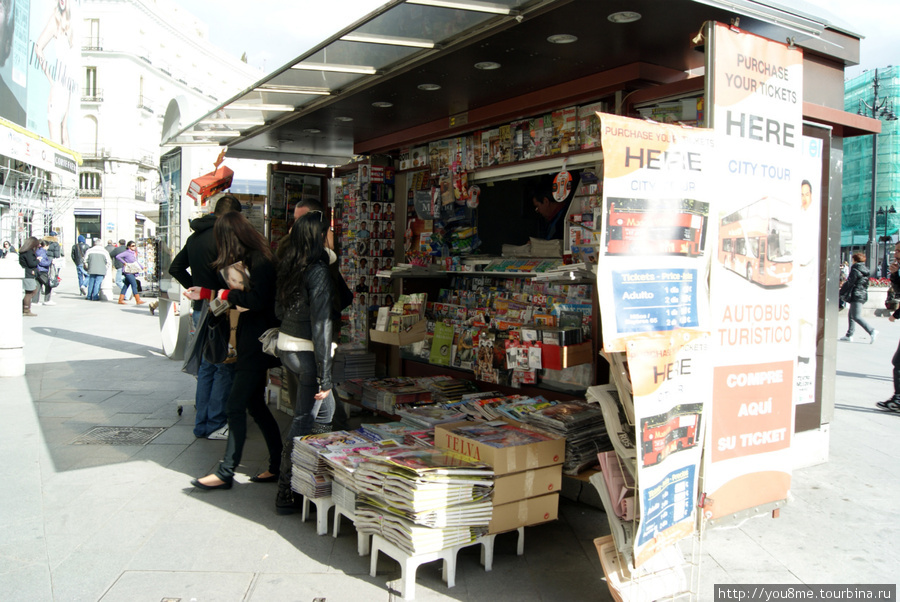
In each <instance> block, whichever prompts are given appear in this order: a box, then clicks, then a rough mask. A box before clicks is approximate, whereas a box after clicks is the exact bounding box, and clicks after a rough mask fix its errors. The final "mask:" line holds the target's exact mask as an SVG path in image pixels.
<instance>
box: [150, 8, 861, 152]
mask: <svg viewBox="0 0 900 602" xmlns="http://www.w3.org/2000/svg"><path fill="white" fill-rule="evenodd" d="M448 6H449V7H451V8H448ZM627 8H628V11H627V13H625V12H615V10H616V9H615V7H611V6H610V4H609V3H607V2H597V1H596V0H494V1H493V2H490V3H488V2H480V1H475V0H460V1H456V2H452V3H447V2H437V1H435V0H405V1H404V0H392V1H390V2H387V3H386V4H385V5H384V6H382V7H381V8H379V9H378V10H376V11H375V12H373V13H371V14H370V15H368V16H367V17H365V18H363V19H361V20H360V21H358V22H357V23H355V24H353V25H351V26H349V27H348V28H346V29H344V30H342V31H339V32H337V33H336V34H335V35H333V36H332V37H330V38H329V39H327V40H326V41H324V42H323V43H321V44H319V45H318V46H316V47H314V48H312V49H310V50H309V51H307V52H306V53H304V54H302V55H301V56H299V57H298V58H297V59H295V60H293V61H290V62H289V63H287V64H286V65H284V66H282V67H280V68H279V69H277V70H276V71H274V72H273V73H272V74H270V75H268V76H266V77H265V78H263V79H262V80H260V81H259V82H257V83H256V84H254V85H253V86H251V87H250V88H248V89H247V90H245V91H243V92H241V93H240V94H238V95H237V96H235V97H233V98H231V99H230V100H229V101H227V102H226V103H224V104H223V105H221V106H220V107H218V108H216V109H215V110H213V111H211V112H210V113H208V114H207V115H205V116H203V117H201V118H200V119H197V120H196V121H194V122H192V123H191V124H190V125H188V126H187V127H185V128H182V129H181V130H179V131H176V132H173V133H172V134H171V135H169V136H167V137H166V139H165V140H164V142H163V144H164V146H190V145H196V144H207V145H209V144H212V145H220V146H226V145H227V147H228V156H230V157H238V158H249V159H263V160H267V161H291V162H301V163H309V164H321V165H328V166H336V165H341V164H344V163H347V162H348V161H349V160H351V158H352V157H354V156H355V155H359V154H374V153H379V152H386V151H389V150H393V149H397V148H400V147H402V146H407V145H410V144H416V143H420V142H424V141H428V140H432V139H434V137H435V136H436V135H438V134H440V135H444V136H446V135H447V134H448V132H449V133H450V135H453V133H454V132H457V131H458V132H460V133H463V132H469V131H472V130H475V129H478V128H481V127H490V126H491V125H492V124H496V123H502V122H504V121H510V120H512V119H518V118H521V117H522V116H523V113H522V111H523V110H525V108H526V107H527V108H528V109H529V110H532V111H533V110H542V108H543V107H546V108H547V109H548V110H550V109H553V108H558V107H561V106H567V105H575V104H580V103H584V102H589V101H592V100H596V99H598V98H602V97H603V96H608V95H610V94H612V93H614V92H616V91H620V90H632V91H633V90H639V89H642V88H647V87H651V86H655V85H660V84H668V83H673V82H678V81H684V80H687V79H688V78H689V77H690V75H691V74H692V73H701V72H702V70H703V68H704V60H705V55H704V52H703V51H702V41H701V42H700V43H699V44H698V43H694V42H692V40H693V39H694V38H695V37H696V36H697V32H698V31H702V28H703V24H704V23H705V22H707V21H710V20H714V21H719V22H722V23H731V22H734V20H735V19H739V20H740V28H741V29H742V30H745V31H748V32H751V33H757V34H759V35H762V36H765V37H768V38H770V39H773V40H779V41H783V40H785V39H790V40H792V42H793V43H794V44H796V45H797V46H799V47H800V48H802V49H803V50H804V52H805V53H806V54H808V55H816V56H817V57H819V58H820V59H821V60H823V61H832V62H835V63H838V64H843V65H853V64H857V63H858V60H859V36H858V35H856V34H853V33H851V32H849V30H848V29H847V28H846V27H845V26H844V25H843V24H838V23H837V22H836V20H835V19H834V18H833V17H831V16H828V15H825V16H822V11H821V10H820V9H819V8H818V7H815V6H812V5H809V4H807V3H806V2H803V1H802V0H798V1H796V2H792V3H791V6H789V7H788V6H782V5H780V4H778V3H775V2H772V1H771V0H770V1H768V2H754V1H751V0H668V1H667V2H666V10H659V3H658V0H632V1H631V2H629V3H628V6H627ZM634 19H637V20H636V21H634ZM561 33H564V34H566V35H565V36H559V35H554V34H561ZM525 89H528V90H534V91H535V92H534V94H532V95H527V96H528V98H522V90H525ZM810 89H811V92H812V93H811V94H810V96H811V97H810V98H805V99H804V100H805V101H806V102H809V103H811V104H812V105H818V106H824V105H826V104H828V103H829V102H830V101H831V100H832V99H831V98H830V97H816V96H815V94H816V93H818V90H817V87H816V86H810ZM823 94H824V92H823ZM534 95H538V96H537V97H533V96H534ZM832 110H837V111H838V112H839V113H843V111H839V110H838V109H832ZM826 112H828V111H826ZM819 118H820V119H822V120H825V121H826V122H828V123H832V122H835V120H837V121H841V119H843V117H841V119H837V118H836V117H835V115H832V114H830V113H829V114H827V115H820V116H819ZM398 124H400V125H401V127H398ZM868 125H869V124H867V123H865V122H861V123H860V124H856V123H853V124H848V126H850V127H851V128H853V127H858V129H861V130H865V129H866V128H867V127H868ZM401 130H402V131H401ZM838 135H840V134H838Z"/></svg>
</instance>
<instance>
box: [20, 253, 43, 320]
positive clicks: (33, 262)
mask: <svg viewBox="0 0 900 602" xmlns="http://www.w3.org/2000/svg"><path fill="white" fill-rule="evenodd" d="M38 246H39V243H38V239H37V238H35V237H34V236H29V237H28V238H26V239H25V242H24V243H23V244H22V247H21V248H20V249H19V265H20V266H22V268H23V269H24V270H25V275H24V278H23V279H22V289H23V290H24V291H25V294H24V296H23V297H22V315H23V316H28V317H30V318H33V317H35V316H37V314H36V313H33V312H32V311H31V303H32V300H33V299H34V298H35V296H37V295H38V294H39V293H40V290H41V289H40V283H39V282H38V279H37V269H38V264H39V261H38V258H37V253H36V250H37V248H38Z"/></svg>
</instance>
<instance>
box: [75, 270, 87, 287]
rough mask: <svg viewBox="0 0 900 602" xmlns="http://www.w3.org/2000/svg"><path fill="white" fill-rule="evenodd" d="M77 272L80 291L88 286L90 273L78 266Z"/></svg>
mask: <svg viewBox="0 0 900 602" xmlns="http://www.w3.org/2000/svg"><path fill="white" fill-rule="evenodd" d="M75 272H76V273H77V274H78V288H79V289H80V288H82V287H85V286H87V281H88V273H87V270H86V269H84V266H81V265H76V266H75Z"/></svg>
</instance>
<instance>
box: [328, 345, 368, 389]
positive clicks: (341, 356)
mask: <svg viewBox="0 0 900 602" xmlns="http://www.w3.org/2000/svg"><path fill="white" fill-rule="evenodd" d="M374 376H375V354H374V353H370V352H368V351H362V350H351V349H347V350H345V349H344V348H342V347H339V348H338V350H337V351H335V353H334V360H333V363H332V365H331V378H332V381H333V382H335V383H342V382H344V381H345V380H350V379H354V378H373V377H374Z"/></svg>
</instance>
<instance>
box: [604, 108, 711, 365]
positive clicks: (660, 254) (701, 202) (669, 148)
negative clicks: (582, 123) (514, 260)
mask: <svg viewBox="0 0 900 602" xmlns="http://www.w3.org/2000/svg"><path fill="white" fill-rule="evenodd" d="M598 116H599V117H600V122H601V141H602V145H603V177H604V185H603V214H604V216H603V224H604V226H603V228H602V229H601V230H600V231H599V232H597V233H595V236H597V237H599V240H598V241H597V242H598V243H599V247H600V251H599V258H598V265H597V290H598V291H599V293H600V304H601V307H602V308H603V312H602V313H601V326H602V328H603V347H604V350H605V351H607V352H614V351H625V341H626V340H627V339H629V338H634V337H640V336H645V335H650V334H653V333H660V332H669V331H674V330H678V329H685V328H686V329H693V330H696V331H701V332H702V331H708V330H709V321H708V316H709V312H708V308H709V306H708V289H707V273H708V257H709V252H708V245H709V244H710V241H711V240H714V239H713V238H711V237H714V236H715V226H714V224H711V222H710V215H711V210H712V204H711V202H710V201H711V195H710V190H711V189H712V184H713V183H714V179H715V178H714V173H715V172H714V160H713V154H714V151H715V149H714V140H713V134H712V132H711V131H709V130H704V129H696V128H688V127H682V126H677V125H670V124H660V123H653V122H647V121H641V120H638V119H630V118H627V117H618V116H615V115H608V114H605V113H598Z"/></svg>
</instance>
